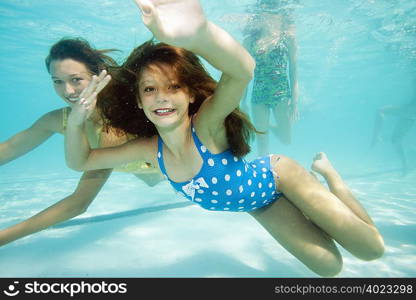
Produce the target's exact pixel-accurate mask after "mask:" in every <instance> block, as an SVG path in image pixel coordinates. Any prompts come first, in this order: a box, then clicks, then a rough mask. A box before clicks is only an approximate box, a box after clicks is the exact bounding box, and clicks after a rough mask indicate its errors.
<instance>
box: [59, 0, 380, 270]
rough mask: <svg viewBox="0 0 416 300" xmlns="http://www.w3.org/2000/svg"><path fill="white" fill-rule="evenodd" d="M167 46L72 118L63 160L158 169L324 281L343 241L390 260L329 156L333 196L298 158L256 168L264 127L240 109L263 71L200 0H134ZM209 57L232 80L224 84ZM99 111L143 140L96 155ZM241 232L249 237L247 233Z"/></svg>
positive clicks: (361, 253)
mask: <svg viewBox="0 0 416 300" xmlns="http://www.w3.org/2000/svg"><path fill="white" fill-rule="evenodd" d="M136 2H137V4H138V5H139V7H140V9H141V11H142V19H143V22H144V23H145V25H146V26H147V27H148V28H149V29H150V30H151V31H152V33H153V34H154V36H155V37H156V38H157V39H158V40H159V41H161V42H162V43H155V42H153V41H149V42H146V43H144V44H142V45H140V46H139V47H137V48H136V49H134V50H133V51H132V53H131V54H130V55H129V57H128V58H127V59H126V61H125V63H123V64H122V66H121V68H119V69H117V70H115V71H112V73H111V77H112V79H111V81H110V83H109V84H108V85H107V86H106V88H105V89H104V90H103V91H102V93H100V99H99V101H98V103H97V101H96V100H97V99H96V98H97V93H98V92H99V91H100V90H101V89H102V88H103V87H104V86H105V85H106V83H107V82H108V80H109V75H107V74H106V73H105V71H103V72H102V73H101V74H100V75H99V76H98V77H97V76H95V77H94V78H93V80H92V82H91V84H90V85H89V86H88V88H87V89H86V90H84V91H83V93H82V94H81V97H82V99H81V100H80V101H78V102H77V103H74V104H73V106H72V110H71V113H70V115H69V116H68V124H67V129H66V130H67V131H66V135H65V139H66V141H65V154H66V159H67V163H68V165H69V166H70V167H72V168H74V169H77V170H91V169H105V168H113V167H115V166H118V165H122V164H124V163H128V162H130V161H136V160H142V161H147V162H150V163H151V164H152V165H155V166H159V169H160V170H161V171H162V172H163V173H164V174H165V175H166V176H167V178H168V179H169V181H170V182H171V184H172V185H173V187H174V188H175V189H176V190H177V191H179V192H180V193H182V194H183V195H185V196H186V197H187V198H188V199H189V200H191V201H193V202H194V203H197V204H199V205H200V206H202V207H203V208H206V209H208V210H214V211H235V212H238V211H246V212H249V214H250V215H251V216H253V217H254V218H255V220H256V221H258V223H259V224H261V225H262V226H263V227H264V228H265V229H266V230H267V231H268V232H269V233H270V234H271V236H272V237H273V238H274V239H275V240H276V241H278V242H279V243H280V244H281V245H282V246H283V247H284V248H286V249H287V250H288V251H289V252H290V253H292V254H293V255H294V256H295V257H297V258H298V259H299V260H300V261H301V262H302V263H304V264H305V266H307V267H308V268H309V269H311V270H312V271H314V272H316V273H317V274H319V275H322V276H334V275H335V274H337V273H338V272H340V270H341V266H342V256H341V254H340V252H339V250H338V248H337V245H336V244H335V242H337V243H338V244H339V245H342V247H344V248H345V249H346V250H348V251H349V252H350V253H352V254H353V255H355V256H356V257H358V258H360V259H363V260H372V259H375V258H378V257H380V256H381V255H382V253H383V251H384V244H383V239H382V237H381V236H380V234H379V232H378V230H377V228H376V226H375V225H374V223H373V221H372V220H371V218H370V217H369V216H368V214H367V213H366V211H365V209H364V208H363V207H362V206H361V205H360V204H359V202H358V201H357V200H356V199H355V197H354V196H353V195H352V193H351V191H350V190H349V189H348V187H347V185H346V184H345V183H344V181H343V180H342V178H341V177H340V176H339V174H338V172H337V171H336V170H335V169H334V168H333V167H332V164H331V163H330V162H329V160H328V159H327V157H326V155H325V154H323V153H321V154H319V155H318V156H317V157H316V159H315V162H314V163H313V166H312V168H313V169H314V170H315V171H317V172H318V173H320V174H321V175H322V176H323V177H324V178H325V180H326V181H327V183H328V187H329V190H328V189H327V188H326V187H324V186H323V185H322V184H321V183H320V182H319V181H318V180H317V179H316V178H315V177H314V176H312V175H311V174H310V173H309V172H308V171H306V170H305V169H304V168H303V167H302V166H300V165H299V164H298V163H296V162H295V161H293V160H292V159H290V158H288V157H285V156H283V155H270V156H266V157H262V158H259V159H256V160H254V161H253V162H250V163H248V162H246V161H245V159H244V156H245V155H246V154H247V153H249V151H250V147H249V138H250V136H251V134H252V133H254V132H255V129H254V128H253V126H252V125H251V122H250V121H249V119H248V118H247V116H245V115H244V114H243V113H241V112H240V111H239V109H238V106H239V103H240V99H241V97H242V95H243V92H244V90H245V89H246V87H247V85H248V84H249V82H250V80H251V78H252V76H253V72H254V67H255V63H254V61H253V59H252V57H251V56H250V55H249V53H248V52H247V51H246V50H245V49H244V48H243V47H242V46H241V45H240V44H239V43H238V42H237V41H236V40H234V39H233V38H232V37H231V36H230V35H229V34H228V33H227V32H225V31H224V30H223V29H221V28H220V27H218V26H216V25H215V24H213V23H211V22H209V21H208V20H206V18H205V16H204V14H203V12H202V8H201V6H200V4H199V2H198V1H197V0H176V1H172V2H163V1H162V3H161V4H159V3H160V2H159V1H152V0H147V1H145V2H144V1H141V0H136ZM197 55H200V56H202V57H203V58H204V59H205V60H206V61H207V62H208V63H210V64H211V65H212V66H213V67H215V68H217V69H219V70H220V71H221V72H222V75H221V78H220V80H219V81H218V83H217V82H216V81H215V80H214V79H213V78H212V77H211V76H210V74H209V73H208V72H207V71H206V70H205V69H204V66H203V64H202V63H201V61H200V60H199V58H198V57H197ZM96 103H97V106H98V108H99V111H101V112H102V113H103V115H104V118H103V119H104V120H106V121H107V124H106V125H110V126H112V127H115V128H121V129H123V130H124V131H125V132H128V133H130V134H135V135H136V136H137V139H135V140H131V141H129V142H128V143H126V144H124V145H120V146H117V147H112V148H99V149H90V148H89V145H88V143H87V142H86V141H87V139H86V138H85V134H84V130H82V128H83V126H84V123H85V121H86V120H87V118H88V116H89V115H90V114H91V111H92V110H93V109H94V108H95V106H96ZM242 231H243V229H242Z"/></svg>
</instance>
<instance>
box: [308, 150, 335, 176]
mask: <svg viewBox="0 0 416 300" xmlns="http://www.w3.org/2000/svg"><path fill="white" fill-rule="evenodd" d="M311 169H312V170H314V171H315V172H317V173H319V174H321V175H322V176H324V177H326V176H328V175H330V174H331V173H334V172H336V170H335V169H334V167H333V166H332V164H331V162H330V161H329V159H328V157H327V156H326V154H325V153H324V152H319V153H317V154H316V155H315V157H314V158H313V163H312V166H311Z"/></svg>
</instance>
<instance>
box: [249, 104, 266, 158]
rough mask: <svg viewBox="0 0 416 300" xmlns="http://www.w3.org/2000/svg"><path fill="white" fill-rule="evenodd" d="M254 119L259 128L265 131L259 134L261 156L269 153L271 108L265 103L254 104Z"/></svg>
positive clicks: (258, 144) (257, 138) (259, 152)
mask: <svg viewBox="0 0 416 300" xmlns="http://www.w3.org/2000/svg"><path fill="white" fill-rule="evenodd" d="M252 111H253V121H254V126H255V127H256V129H257V130H259V131H262V132H264V134H257V135H256V140H257V152H258V155H259V156H264V155H267V154H268V153H269V132H268V130H269V118H270V109H269V107H268V106H267V105H264V104H254V103H253V104H252Z"/></svg>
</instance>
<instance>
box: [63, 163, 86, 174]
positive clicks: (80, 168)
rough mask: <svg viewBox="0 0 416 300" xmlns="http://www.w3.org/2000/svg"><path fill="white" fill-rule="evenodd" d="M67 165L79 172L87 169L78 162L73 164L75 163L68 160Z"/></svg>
mask: <svg viewBox="0 0 416 300" xmlns="http://www.w3.org/2000/svg"><path fill="white" fill-rule="evenodd" d="M67 166H68V168H70V169H72V170H74V171H77V172H83V171H85V169H84V168H83V167H82V166H80V165H77V164H73V163H70V162H67Z"/></svg>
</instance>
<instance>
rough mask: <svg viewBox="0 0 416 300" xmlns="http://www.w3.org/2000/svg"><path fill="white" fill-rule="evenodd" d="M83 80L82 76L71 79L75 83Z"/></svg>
mask: <svg viewBox="0 0 416 300" xmlns="http://www.w3.org/2000/svg"><path fill="white" fill-rule="evenodd" d="M81 80H82V78H80V77H74V78H72V79H71V81H72V82H73V83H79V82H80V81H81Z"/></svg>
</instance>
